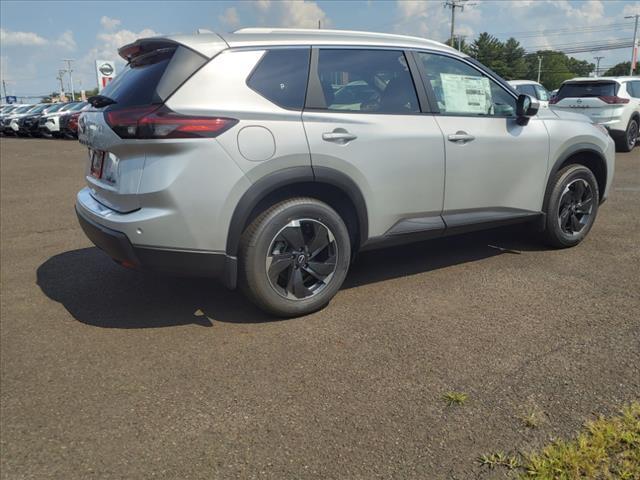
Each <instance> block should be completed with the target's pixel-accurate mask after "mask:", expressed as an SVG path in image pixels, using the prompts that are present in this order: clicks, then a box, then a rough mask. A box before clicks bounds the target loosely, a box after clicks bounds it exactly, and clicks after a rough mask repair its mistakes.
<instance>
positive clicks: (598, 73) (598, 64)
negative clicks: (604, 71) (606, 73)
mask: <svg viewBox="0 0 640 480" xmlns="http://www.w3.org/2000/svg"><path fill="white" fill-rule="evenodd" d="M603 58H604V57H593V59H594V60H595V61H596V77H599V76H600V60H602V59H603Z"/></svg>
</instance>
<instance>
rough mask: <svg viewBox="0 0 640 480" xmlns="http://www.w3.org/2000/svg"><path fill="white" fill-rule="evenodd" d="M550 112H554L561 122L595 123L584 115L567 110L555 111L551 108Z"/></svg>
mask: <svg viewBox="0 0 640 480" xmlns="http://www.w3.org/2000/svg"><path fill="white" fill-rule="evenodd" d="M550 111H551V112H553V113H554V114H555V115H556V117H558V118H559V119H561V120H569V121H571V122H585V123H593V122H592V121H591V119H590V118H589V117H588V116H586V115H583V114H581V113H574V112H567V111H565V110H555V109H553V108H551V109H550Z"/></svg>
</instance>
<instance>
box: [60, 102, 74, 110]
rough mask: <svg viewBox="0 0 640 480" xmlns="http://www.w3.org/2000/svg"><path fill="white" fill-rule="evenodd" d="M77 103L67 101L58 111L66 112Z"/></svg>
mask: <svg viewBox="0 0 640 480" xmlns="http://www.w3.org/2000/svg"><path fill="white" fill-rule="evenodd" d="M77 106H78V104H77V103H67V104H66V105H64V106H63V107H62V108H61V109H60V111H61V112H68V111H69V110H71V109H73V108H74V107H77Z"/></svg>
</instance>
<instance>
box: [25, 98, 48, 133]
mask: <svg viewBox="0 0 640 480" xmlns="http://www.w3.org/2000/svg"><path fill="white" fill-rule="evenodd" d="M51 105H52V104H50V103H41V104H40V105H36V106H35V107H34V108H32V109H31V110H29V112H28V113H27V114H26V115H24V116H23V117H22V118H20V119H19V120H18V135H21V136H32V137H40V136H41V133H40V130H39V129H38V120H39V119H40V117H41V116H42V115H43V113H44V112H46V111H47V109H48V108H50V107H51Z"/></svg>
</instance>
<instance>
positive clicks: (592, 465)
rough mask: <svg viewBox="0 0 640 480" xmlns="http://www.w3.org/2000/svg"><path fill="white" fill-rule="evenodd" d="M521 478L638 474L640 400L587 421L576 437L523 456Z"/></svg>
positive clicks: (620, 476) (620, 477)
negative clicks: (609, 416)
mask: <svg viewBox="0 0 640 480" xmlns="http://www.w3.org/2000/svg"><path fill="white" fill-rule="evenodd" d="M523 463H524V470H525V472H524V473H523V474H522V476H521V478H523V479H538V480H543V479H544V480H546V479H567V480H569V479H582V478H594V479H607V480H608V479H623V480H628V479H638V478H640V403H637V402H634V403H632V404H631V405H630V406H628V407H626V408H624V409H623V410H622V412H621V414H620V415H619V416H616V417H612V418H608V419H606V418H603V417H600V418H599V419H597V420H595V421H592V422H588V423H587V424H586V426H585V429H584V430H583V431H582V432H580V433H579V434H578V437H577V438H576V439H574V440H571V441H557V442H554V443H552V444H551V445H548V446H546V447H545V448H544V449H542V451H541V452H540V453H534V454H531V455H528V456H527V457H525V461H524V462H523Z"/></svg>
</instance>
